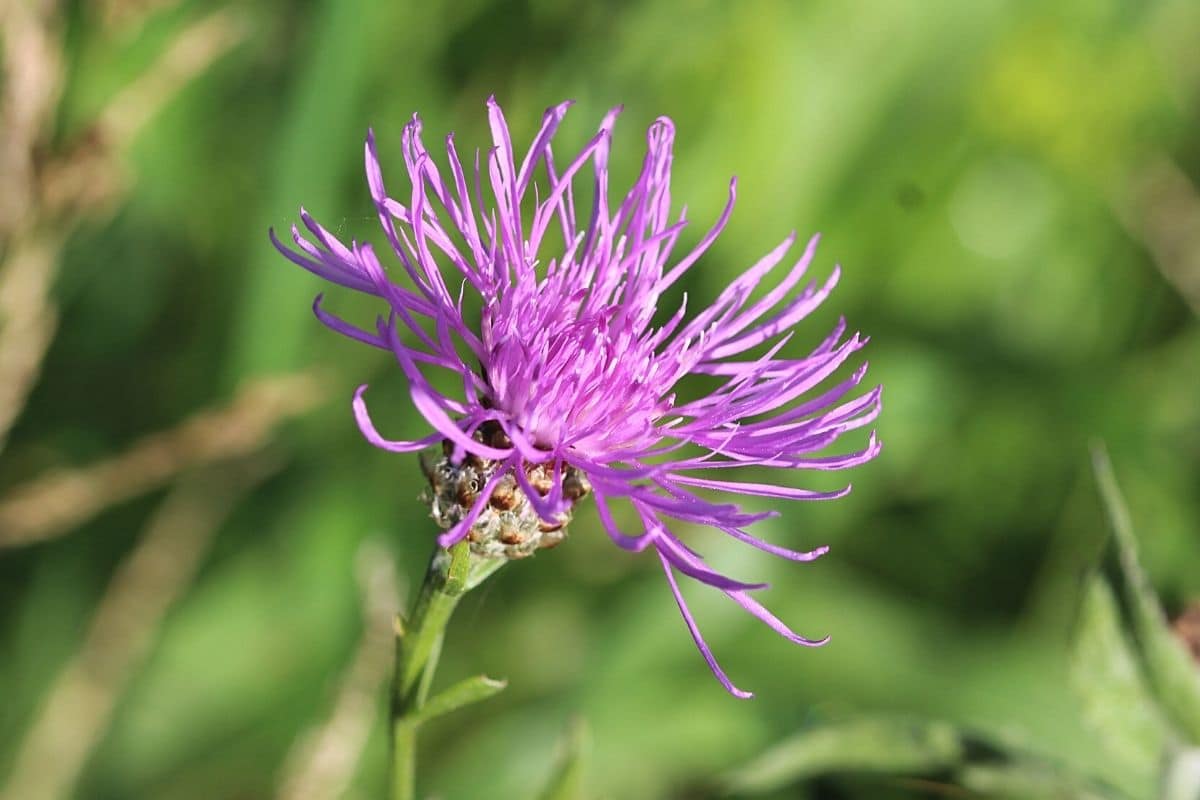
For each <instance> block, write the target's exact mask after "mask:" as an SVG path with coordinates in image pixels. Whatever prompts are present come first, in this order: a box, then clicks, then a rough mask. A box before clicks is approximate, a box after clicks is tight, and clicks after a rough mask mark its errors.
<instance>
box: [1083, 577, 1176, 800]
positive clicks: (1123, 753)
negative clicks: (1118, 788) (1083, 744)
mask: <svg viewBox="0 0 1200 800" xmlns="http://www.w3.org/2000/svg"><path fill="white" fill-rule="evenodd" d="M1070 674H1071V682H1072V684H1073V686H1074V688H1075V690H1076V692H1077V693H1078V695H1079V699H1080V703H1081V705H1082V710H1083V716H1084V719H1085V720H1086V721H1087V723H1088V724H1089V725H1091V726H1092V727H1093V728H1094V729H1095V730H1096V732H1097V733H1098V734H1099V735H1100V737H1101V740H1102V741H1103V743H1104V746H1105V748H1106V750H1107V751H1108V754H1109V755H1110V756H1111V757H1112V758H1114V759H1115V760H1116V761H1117V762H1118V763H1119V765H1120V767H1121V772H1122V773H1124V774H1126V775H1127V776H1128V778H1129V782H1128V783H1129V785H1131V786H1140V787H1141V788H1143V789H1144V790H1145V791H1148V789H1149V786H1150V785H1151V784H1152V782H1153V780H1154V776H1155V773H1156V772H1157V770H1158V765H1159V763H1160V762H1161V759H1162V756H1163V753H1164V752H1165V749H1166V746H1167V743H1168V741H1169V739H1170V729H1169V728H1168V726H1167V725H1166V722H1165V720H1164V719H1163V717H1162V714H1161V713H1160V711H1159V709H1158V707H1157V706H1156V704H1155V702H1154V698H1153V697H1152V696H1151V695H1150V691H1149V689H1148V688H1147V686H1146V684H1145V681H1144V679H1143V676H1142V673H1141V670H1140V669H1139V668H1138V664H1137V657H1136V656H1135V655H1134V653H1133V652H1132V650H1131V649H1130V646H1129V641H1128V640H1127V639H1126V638H1125V635H1124V633H1123V632H1122V630H1121V612H1120V609H1119V608H1118V606H1117V601H1116V598H1115V597H1114V596H1113V593H1112V589H1110V588H1109V586H1108V584H1107V583H1106V582H1105V581H1104V579H1102V578H1101V577H1100V576H1098V575H1093V576H1092V577H1091V579H1090V580H1089V581H1088V582H1087V589H1086V594H1085V595H1084V599H1083V608H1082V609H1081V612H1080V616H1079V623H1078V627H1077V629H1076V633H1075V642H1074V646H1073V648H1072V654H1071V673H1070ZM1123 783H1124V781H1123ZM1145 791H1144V792H1143V793H1145Z"/></svg>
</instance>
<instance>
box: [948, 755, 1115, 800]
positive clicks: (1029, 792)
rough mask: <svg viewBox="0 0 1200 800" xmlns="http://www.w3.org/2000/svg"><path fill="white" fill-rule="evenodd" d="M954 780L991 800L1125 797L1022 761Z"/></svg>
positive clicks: (979, 768) (974, 769) (982, 767)
mask: <svg viewBox="0 0 1200 800" xmlns="http://www.w3.org/2000/svg"><path fill="white" fill-rule="evenodd" d="M958 778H959V782H960V783H961V784H962V786H963V787H964V788H966V789H968V790H970V791H971V792H973V793H974V792H978V794H979V795H982V796H983V797H987V798H991V800H1065V798H1071V800H1127V797H1128V796H1127V795H1123V794H1120V793H1118V792H1117V790H1116V789H1112V788H1108V787H1105V786H1099V785H1095V784H1092V783H1090V782H1088V781H1086V780H1085V779H1083V778H1081V777H1079V776H1078V775H1075V774H1073V773H1070V772H1067V771H1065V770H1060V769H1056V768H1054V767H1052V766H1050V765H1047V764H1044V763H1041V762H1038V761H1033V760H1025V759H1022V760H1018V761H1014V762H1012V763H1006V764H1002V765H996V764H979V765H972V766H968V767H966V768H965V769H963V770H962V771H961V772H960V773H959V775H958ZM973 796H974V795H973Z"/></svg>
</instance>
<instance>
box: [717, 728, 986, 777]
mask: <svg viewBox="0 0 1200 800" xmlns="http://www.w3.org/2000/svg"><path fill="white" fill-rule="evenodd" d="M962 758H963V742H962V739H961V737H960V736H959V734H958V732H957V731H956V729H955V728H954V726H953V725H950V724H948V723H943V722H920V721H916V720H896V719H859V720H849V721H845V722H834V723H830V724H826V725H822V726H820V727H817V728H812V729H809V730H806V731H803V732H801V733H799V734H796V735H795V736H792V737H790V738H789V739H786V740H784V741H783V742H781V743H779V744H778V745H776V746H775V747H773V748H771V749H770V750H768V751H767V752H765V753H763V754H762V755H761V756H759V757H758V758H756V759H754V760H753V761H751V762H750V763H749V764H747V765H745V766H744V767H740V768H738V769H736V770H734V771H732V772H730V773H728V774H726V775H725V776H724V778H723V780H722V783H723V785H724V788H725V789H726V790H727V791H728V792H730V793H733V794H742V793H757V792H771V791H775V790H777V789H780V788H782V787H785V786H788V785H790V784H793V783H796V782H797V781H800V780H804V779H806V778H811V777H814V776H817V775H822V774H825V773H828V772H850V771H854V772H887V773H898V774H916V773H923V772H930V771H933V770H940V769H947V768H950V767H953V766H955V765H957V764H958V763H959V761H960V760H961V759H962Z"/></svg>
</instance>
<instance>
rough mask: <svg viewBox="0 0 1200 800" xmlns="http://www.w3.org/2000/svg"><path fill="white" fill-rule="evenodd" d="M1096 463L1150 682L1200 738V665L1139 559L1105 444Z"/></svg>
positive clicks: (1171, 713)
mask: <svg viewBox="0 0 1200 800" xmlns="http://www.w3.org/2000/svg"><path fill="white" fill-rule="evenodd" d="M1092 468H1093V470H1094V471H1095V473H1096V483H1097V484H1098V485H1099V487H1100V496H1101V498H1102V499H1103V501H1104V506H1105V510H1106V511H1107V512H1108V519H1109V523H1110V524H1111V526H1112V529H1113V535H1114V537H1115V538H1116V541H1117V552H1118V555H1119V558H1120V562H1121V573H1122V576H1123V577H1124V580H1125V590H1126V594H1127V599H1128V602H1129V605H1130V609H1131V611H1132V615H1133V623H1134V630H1135V632H1136V633H1137V637H1138V640H1139V643H1140V644H1141V650H1142V655H1143V659H1144V663H1145V666H1146V672H1147V674H1148V675H1149V677H1150V684H1151V686H1152V687H1153V688H1154V691H1155V693H1156V694H1157V695H1158V699H1159V704H1160V705H1161V707H1162V708H1163V710H1164V711H1165V712H1166V714H1167V715H1168V717H1169V718H1170V719H1171V720H1172V721H1173V722H1174V723H1175V724H1176V725H1177V726H1178V727H1179V729H1180V732H1181V733H1183V734H1184V735H1185V736H1186V737H1187V738H1188V740H1189V741H1191V743H1192V744H1200V670H1198V669H1197V668H1196V665H1195V663H1194V662H1193V661H1192V659H1191V656H1190V655H1189V654H1188V653H1187V651H1186V650H1184V648H1183V645H1182V644H1180V643H1179V642H1178V641H1177V640H1176V639H1175V637H1174V636H1172V635H1171V632H1170V630H1169V629H1168V628H1167V620H1166V616H1165V615H1164V614H1163V610H1162V607H1161V606H1160V605H1159V603H1158V598H1157V596H1155V594H1154V589H1153V587H1151V585H1150V581H1149V579H1148V578H1147V577H1146V573H1145V572H1144V571H1143V570H1142V567H1141V565H1140V564H1139V563H1138V559H1137V541H1136V539H1135V538H1134V535H1133V524H1132V522H1131V521H1130V517H1129V509H1128V507H1127V506H1126V505H1125V498H1124V497H1123V496H1122V495H1121V490H1120V488H1119V487H1118V486H1117V479H1116V477H1115V476H1114V475H1113V468H1112V462H1111V461H1110V460H1109V458H1108V452H1107V451H1106V450H1105V449H1104V446H1103V445H1102V444H1097V445H1095V446H1094V447H1093V448H1092Z"/></svg>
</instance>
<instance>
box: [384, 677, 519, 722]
mask: <svg viewBox="0 0 1200 800" xmlns="http://www.w3.org/2000/svg"><path fill="white" fill-rule="evenodd" d="M505 686H508V681H498V680H495V679H493V678H489V677H487V676H486V675H475V676H473V677H470V678H466V679H464V680H461V681H459V682H458V683H456V684H454V685H453V686H451V687H449V688H448V689H445V690H443V691H441V692H439V693H438V694H436V695H434V696H433V697H432V698H431V699H430V700H429V702H427V703H426V704H425V705H423V706H422V707H421V708H419V709H416V710H415V711H413V712H412V713H411V714H409V715H408V716H406V717H404V718H403V719H402V720H399V722H398V725H399V726H402V727H404V728H415V727H417V726H418V725H421V724H422V723H424V722H428V721H429V720H431V719H433V718H435V717H440V716H442V715H443V714H449V713H450V712H451V711H455V710H457V709H459V708H462V707H463V706H468V705H471V704H472V703H478V702H479V701H480V700H487V699H488V698H489V697H492V696H494V695H496V694H498V693H499V692H500V690H502V689H503V688H504V687H505Z"/></svg>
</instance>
